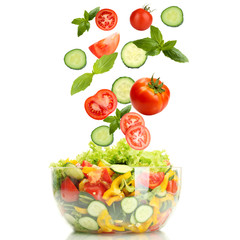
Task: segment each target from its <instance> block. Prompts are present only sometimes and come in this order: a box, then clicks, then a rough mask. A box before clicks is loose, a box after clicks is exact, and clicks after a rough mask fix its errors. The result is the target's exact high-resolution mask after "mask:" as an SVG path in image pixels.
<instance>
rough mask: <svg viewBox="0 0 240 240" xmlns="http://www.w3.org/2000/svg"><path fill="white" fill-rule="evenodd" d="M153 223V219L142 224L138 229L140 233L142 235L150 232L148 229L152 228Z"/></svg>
mask: <svg viewBox="0 0 240 240" xmlns="http://www.w3.org/2000/svg"><path fill="white" fill-rule="evenodd" d="M152 221H153V219H152V217H151V218H149V219H148V220H147V221H146V222H144V223H142V224H140V226H139V227H138V229H139V232H140V233H143V232H146V231H147V230H148V228H149V227H150V225H151V224H152Z"/></svg>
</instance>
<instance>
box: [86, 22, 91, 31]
mask: <svg viewBox="0 0 240 240" xmlns="http://www.w3.org/2000/svg"><path fill="white" fill-rule="evenodd" d="M86 29H87V31H89V29H90V22H86Z"/></svg>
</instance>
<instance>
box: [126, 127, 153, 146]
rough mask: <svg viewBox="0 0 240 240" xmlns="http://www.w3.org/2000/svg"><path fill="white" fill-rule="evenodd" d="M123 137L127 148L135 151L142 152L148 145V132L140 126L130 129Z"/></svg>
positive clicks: (149, 137)
mask: <svg viewBox="0 0 240 240" xmlns="http://www.w3.org/2000/svg"><path fill="white" fill-rule="evenodd" d="M125 136H126V140H127V143H128V144H129V146H130V147H131V148H133V149H136V150H143V149H145V148H146V147H148V145H149V144H150V139H151V136H150V132H149V130H148V129H147V128H146V127H145V126H142V125H135V126H132V127H130V128H129V129H128V130H127V132H126V135H125Z"/></svg>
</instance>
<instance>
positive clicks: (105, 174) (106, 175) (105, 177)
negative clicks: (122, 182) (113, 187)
mask: <svg viewBox="0 0 240 240" xmlns="http://www.w3.org/2000/svg"><path fill="white" fill-rule="evenodd" d="M102 180H103V181H105V182H107V183H112V179H111V177H110V175H109V172H108V170H107V168H103V170H102Z"/></svg>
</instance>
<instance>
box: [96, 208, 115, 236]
mask: <svg viewBox="0 0 240 240" xmlns="http://www.w3.org/2000/svg"><path fill="white" fill-rule="evenodd" d="M107 215H108V211H107V210H103V211H102V212H101V213H100V215H99V216H98V218H97V223H98V225H99V227H100V231H101V232H112V229H111V228H109V227H108V226H107V225H106V222H105V219H106V216H107Z"/></svg>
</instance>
